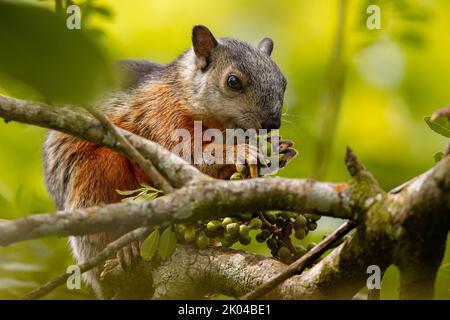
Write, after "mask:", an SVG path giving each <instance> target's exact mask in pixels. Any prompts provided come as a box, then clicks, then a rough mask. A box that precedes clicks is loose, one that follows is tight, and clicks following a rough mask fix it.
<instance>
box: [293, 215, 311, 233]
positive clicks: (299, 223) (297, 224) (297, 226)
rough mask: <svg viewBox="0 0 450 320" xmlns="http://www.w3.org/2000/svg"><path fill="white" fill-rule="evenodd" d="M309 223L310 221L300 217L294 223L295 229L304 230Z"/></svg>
mask: <svg viewBox="0 0 450 320" xmlns="http://www.w3.org/2000/svg"><path fill="white" fill-rule="evenodd" d="M307 223H308V220H306V218H305V217H304V216H303V215H301V214H300V215H298V217H297V219H295V221H294V225H293V226H294V229H295V230H298V229H300V228H304V227H305V226H306V224H307Z"/></svg>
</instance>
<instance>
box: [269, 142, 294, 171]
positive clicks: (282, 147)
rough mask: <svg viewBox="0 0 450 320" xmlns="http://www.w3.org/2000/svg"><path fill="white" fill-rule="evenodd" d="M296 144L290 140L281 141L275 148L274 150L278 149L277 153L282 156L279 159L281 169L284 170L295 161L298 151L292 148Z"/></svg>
mask: <svg viewBox="0 0 450 320" xmlns="http://www.w3.org/2000/svg"><path fill="white" fill-rule="evenodd" d="M293 145H294V143H293V142H292V141H290V140H282V141H279V143H278V145H277V146H276V145H275V146H273V145H272V147H273V148H276V152H277V153H278V154H279V155H280V157H279V159H280V160H279V162H278V164H279V166H280V168H283V167H285V166H286V164H287V163H288V162H289V161H290V160H291V159H293V158H294V157H295V156H296V155H297V153H298V152H297V150H295V149H294V148H292V146H293Z"/></svg>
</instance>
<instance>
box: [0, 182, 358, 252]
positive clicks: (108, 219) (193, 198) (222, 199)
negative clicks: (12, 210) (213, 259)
mask: <svg viewBox="0 0 450 320" xmlns="http://www.w3.org/2000/svg"><path fill="white" fill-rule="evenodd" d="M350 191H351V189H350V188H346V186H345V185H343V184H332V183H322V182H314V181H311V180H301V179H284V178H272V179H264V178H259V179H250V180H242V181H223V180H212V181H205V182H203V183H201V184H197V185H194V186H187V187H185V188H182V189H180V190H177V191H175V192H172V193H170V194H168V195H165V196H163V197H159V198H157V199H154V200H152V201H150V202H146V201H134V202H133V201H129V202H124V203H114V204H108V205H103V206H98V207H91V208H86V209H77V210H74V211H62V212H58V213H57V214H35V215H31V216H28V217H25V218H22V219H17V220H12V221H7V222H2V223H0V245H2V246H5V245H8V244H11V243H13V242H18V241H23V240H28V239H34V238H39V237H45V236H68V235H84V234H91V233H98V232H104V231H111V230H117V226H118V225H120V226H121V228H123V229H124V230H131V229H134V228H138V227H141V226H148V227H153V226H156V225H159V224H161V223H164V222H175V221H197V220H205V219H213V218H214V217H223V216H227V215H233V214H239V213H242V212H252V211H260V210H287V211H289V210H290V211H298V212H309V213H316V214H320V215H325V216H331V217H337V218H342V219H353V218H355V215H356V214H358V213H357V212H356V211H355V208H354V206H355V203H357V201H355V200H354V199H353V198H352V196H351V193H350Z"/></svg>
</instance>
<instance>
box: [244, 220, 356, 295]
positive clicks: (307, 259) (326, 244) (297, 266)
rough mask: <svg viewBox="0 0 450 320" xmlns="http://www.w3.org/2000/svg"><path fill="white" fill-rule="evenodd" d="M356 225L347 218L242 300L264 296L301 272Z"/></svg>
mask: <svg viewBox="0 0 450 320" xmlns="http://www.w3.org/2000/svg"><path fill="white" fill-rule="evenodd" d="M354 227H355V224H354V223H353V222H352V221H350V220H347V221H346V222H345V223H344V224H342V225H341V226H340V227H339V228H337V229H336V230H335V231H334V232H333V233H332V234H330V235H329V236H328V237H326V238H325V239H323V240H322V242H320V243H319V244H318V245H317V246H315V247H314V248H312V249H311V250H310V251H308V252H307V253H305V255H303V256H302V257H301V258H299V259H298V260H297V261H295V262H293V263H292V264H291V265H289V267H288V268H287V269H286V270H285V271H283V272H282V273H280V274H278V275H276V276H275V277H273V278H272V279H270V280H269V281H267V282H266V283H264V284H262V285H261V286H259V287H258V288H256V289H255V290H253V291H252V292H250V293H248V294H246V295H245V296H244V297H242V298H241V299H242V300H253V299H258V298H259V297H262V296H263V295H265V294H267V293H268V292H269V291H271V290H272V289H274V288H275V287H276V286H278V285H279V284H280V283H282V282H283V281H285V280H287V279H288V278H290V277H291V276H293V275H294V274H296V273H301V272H302V271H303V270H304V269H305V268H306V267H307V266H308V265H310V263H312V262H314V261H315V260H316V259H317V258H319V257H320V256H321V255H322V254H323V253H324V252H325V251H327V250H328V249H329V248H330V247H331V246H332V245H333V244H334V243H335V242H336V241H337V240H339V239H341V238H342V237H343V236H344V235H346V234H347V233H348V232H350V231H351V230H352V229H353V228H354Z"/></svg>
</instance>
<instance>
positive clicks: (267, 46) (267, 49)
mask: <svg viewBox="0 0 450 320" xmlns="http://www.w3.org/2000/svg"><path fill="white" fill-rule="evenodd" d="M258 49H259V50H261V51H262V52H264V53H265V54H267V55H268V56H270V54H271V53H272V50H273V41H272V39H270V38H264V39H262V40H261V41H260V42H259V43H258Z"/></svg>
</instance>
